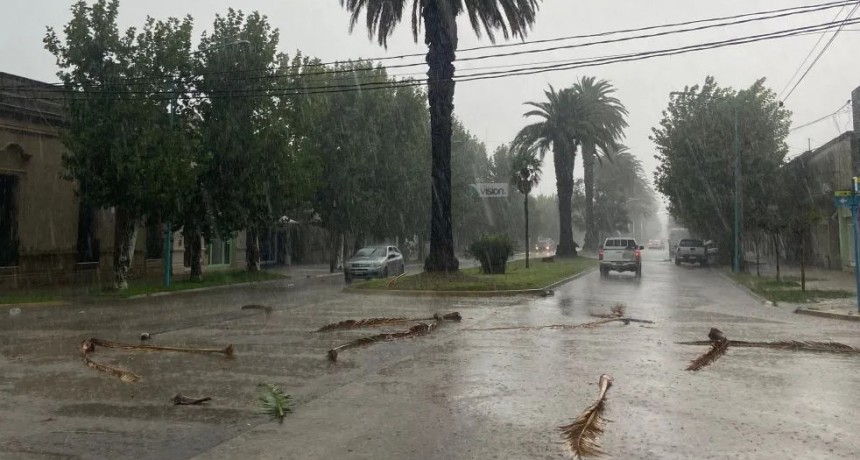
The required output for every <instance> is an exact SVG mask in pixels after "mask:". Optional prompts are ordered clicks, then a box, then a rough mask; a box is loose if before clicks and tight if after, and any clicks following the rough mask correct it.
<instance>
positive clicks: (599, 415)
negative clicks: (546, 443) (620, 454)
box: [559, 374, 612, 458]
mask: <svg viewBox="0 0 860 460" xmlns="http://www.w3.org/2000/svg"><path fill="white" fill-rule="evenodd" d="M598 382H599V385H600V394H599V396H598V397H597V401H595V402H594V404H592V405H591V406H589V407H588V409H585V411H584V412H582V414H580V415H579V417H577V419H576V420H574V421H573V423H571V424H570V425H565V426H562V427H559V430H560V431H561V433H562V436H564V441H565V443H567V447H568V448H569V449H570V453H571V454H573V456H574V458H582V457H599V456H601V455H605V454H606V452H604V451H603V449H601V448H600V444H598V440H599V438H600V435H602V434H603V427H604V424H605V422H604V420H603V413H604V412H605V411H606V392H607V391H608V390H609V387H610V386H612V377H610V376H608V375H606V374H603V375H601V376H600V380H599V381H598Z"/></svg>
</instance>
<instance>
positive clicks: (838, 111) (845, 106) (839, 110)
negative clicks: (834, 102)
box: [788, 100, 851, 132]
mask: <svg viewBox="0 0 860 460" xmlns="http://www.w3.org/2000/svg"><path fill="white" fill-rule="evenodd" d="M850 104H851V101H850V100H849V101H848V102H846V103H844V104H842V105H841V106H840V107H839V108H838V109H836V110H835V111H834V112H833V113H828V114H827V115H824V116H823V117H821V118H816V119H815V120H812V121H810V122H808V123H804V124H802V125H799V126H795V127H793V128H791V129H789V130H788V132H792V131H797V130H798V129H802V128H806V127H807V126H812V125H814V124H816V123H819V122H822V121H824V120H826V119H828V118H830V117H832V116H834V115H836V114H838V113H841V112H847V110H846V109H847V108H848V106H849V105H850Z"/></svg>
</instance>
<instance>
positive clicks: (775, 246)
mask: <svg viewBox="0 0 860 460" xmlns="http://www.w3.org/2000/svg"><path fill="white" fill-rule="evenodd" d="M773 253H774V256H775V257H776V280H777V281H779V233H774V234H773Z"/></svg>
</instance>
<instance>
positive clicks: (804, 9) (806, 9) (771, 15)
mask: <svg viewBox="0 0 860 460" xmlns="http://www.w3.org/2000/svg"><path fill="white" fill-rule="evenodd" d="M852 4H853V5H855V9H856V7H857V6H860V0H841V1H835V2H830V3H823V4H815V5H804V6H799V7H791V8H783V9H777V10H770V11H759V12H754V13H745V14H739V15H732V16H723V17H716V18H708V19H699V20H693V21H685V22H678V23H671V24H661V25H652V26H647V27H640V28H634V29H622V30H614V31H607V32H601V33H595V34H587V35H576V36H569V37H557V38H551V39H544V40H535V41H531V42H523V43H508V44H501V45H491V46H479V47H473V48H466V49H463V50H458V53H463V52H469V51H474V50H483V49H500V48H508V47H512V46H523V45H532V44H536V43H548V42H558V41H567V40H573V39H579V38H593V37H604V36H609V35H617V34H622V33H630V32H641V31H648V30H655V29H660V28H668V27H678V26H684V25H692V24H702V23H708V22H716V21H725V20H731V19H737V20H735V21H732V22H721V23H717V24H710V25H706V26H699V27H691V28H686V29H677V30H668V31H661V32H656V33H650V34H644V35H634V36H630V37H620V38H614V39H607V40H598V41H592V42H586V43H578V44H571V45H563V46H555V47H549V48H541V49H529V50H520V51H514V52H509V53H497V54H487V55H479V56H467V57H462V58H460V59H457V60H455V61H454V63H455V64H456V63H460V62H469V61H478V60H486V59H496V58H500V57H510V56H520V55H526V54H536V53H544V52H551V51H558V50H563V49H575V48H584V47H589V46H596V45H604V44H610V43H620V42H626V41H633V40H642V39H647V38H655V37H661V36H667V35H673V34H679V33H688V32H698V31H702V30H707V29H713V28H718V27H727V26H734V25H740V24H746V23H750V22H755V21H765V20H770V19H778V18H784V17H788V16H793V15H797V14H807V13H813V12H819V11H824V10H827V9H832V8H836V7H841V8H842V9H844V8H845V6H848V5H852ZM840 12H841V10H840ZM756 16H764V17H756ZM837 17H838V15H837ZM411 56H423V54H414V55H401V56H395V57H389V58H385V57H383V58H370V59H358V60H356V61H355V62H369V63H370V62H378V61H383V60H389V59H395V58H397V59H399V58H403V57H411ZM349 62H351V61H349ZM341 63H343V61H333V62H327V63H309V64H306V65H304V66H305V67H316V66H328V65H336V64H341ZM417 66H426V62H423V61H422V62H415V63H407V64H394V65H389V66H386V67H385V68H386V70H390V69H399V68H410V67H417ZM277 70H278V69H272V68H256V69H239V70H228V71H213V72H204V73H202V74H201V75H217V74H232V75H236V74H243V73H251V72H257V73H259V72H266V73H267V74H266V75H258V76H252V77H243V78H244V79H248V80H255V79H271V78H289V77H290V76H289V75H274V76H273V75H271V72H273V71H275V72H276V71H277ZM466 70H469V69H466ZM352 72H354V70H352V69H347V70H343V69H328V70H324V71H315V72H305V73H304V74H303V75H302V76H303V77H306V76H317V75H329V74H338V73H352ZM421 73H423V72H421ZM421 73H419V72H412V73H409V74H404V75H392V76H394V77H398V76H414V75H418V74H421ZM198 77H199V76H198ZM172 78H173V77H171V76H169V75H162V76H149V77H129V78H124V79H117V82H126V83H127V82H132V81H140V82H141V83H138V84H139V85H152V84H153V82H156V83H159V84H165V83H166V82H167V81H169V80H171V79H172ZM349 78H352V77H349ZM235 79H239V78H235ZM49 84H51V85H54V86H61V85H63V83H49ZM129 84H130V85H134V84H131V83H129ZM19 88H20V87H19ZM2 89H3V88H0V90H2Z"/></svg>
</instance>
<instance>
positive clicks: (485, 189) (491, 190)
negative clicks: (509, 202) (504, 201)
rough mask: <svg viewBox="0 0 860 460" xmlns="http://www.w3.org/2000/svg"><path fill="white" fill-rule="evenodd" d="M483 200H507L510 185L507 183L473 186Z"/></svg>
mask: <svg viewBox="0 0 860 460" xmlns="http://www.w3.org/2000/svg"><path fill="white" fill-rule="evenodd" d="M472 187H473V188H474V189H475V190H477V191H478V195H479V196H480V197H481V198H507V196H508V184H507V183H505V182H494V183H483V184H472Z"/></svg>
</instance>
